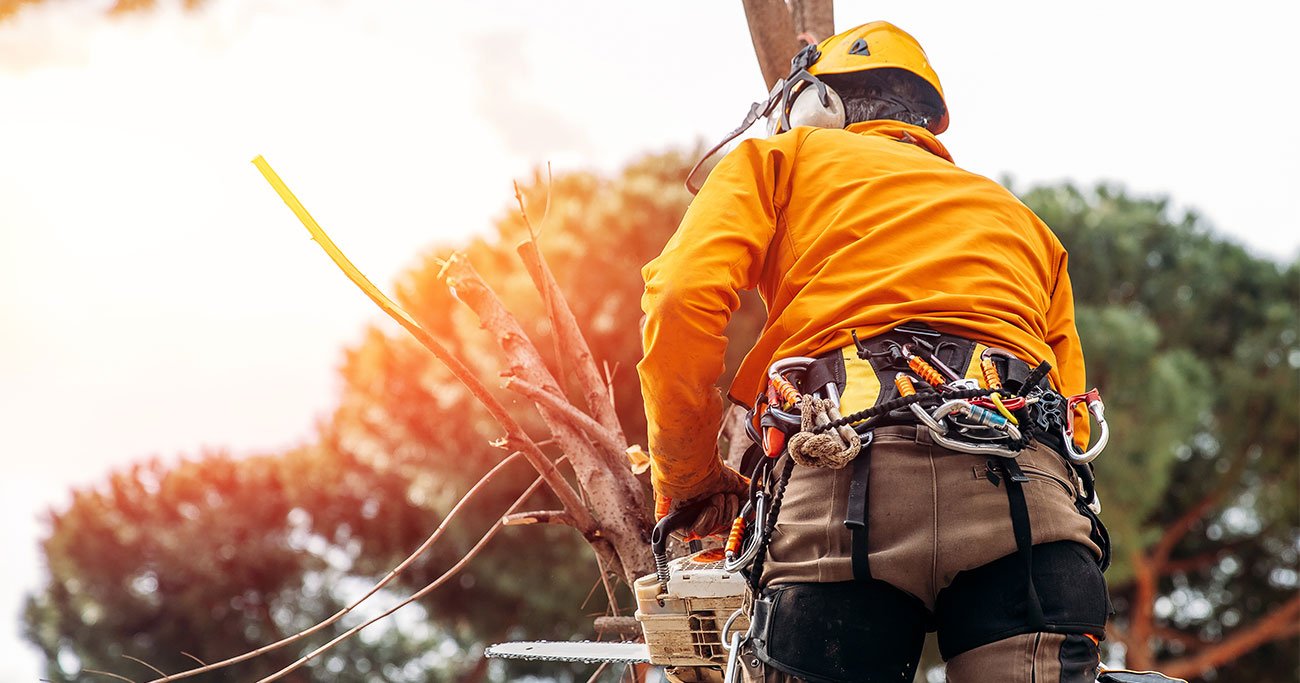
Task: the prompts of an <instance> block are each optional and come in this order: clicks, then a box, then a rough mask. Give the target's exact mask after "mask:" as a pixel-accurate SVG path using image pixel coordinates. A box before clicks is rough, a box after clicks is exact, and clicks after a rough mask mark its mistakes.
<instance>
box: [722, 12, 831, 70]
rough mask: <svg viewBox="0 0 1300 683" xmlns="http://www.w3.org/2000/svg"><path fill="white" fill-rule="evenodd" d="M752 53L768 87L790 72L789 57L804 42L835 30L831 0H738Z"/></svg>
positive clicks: (819, 39) (801, 46)
mask: <svg viewBox="0 0 1300 683" xmlns="http://www.w3.org/2000/svg"><path fill="white" fill-rule="evenodd" d="M741 3H742V4H743V5H744V7H745V20H746V21H747V22H748V23H749V37H750V39H751V40H753V42H754V55H755V56H756V57H758V68H759V70H760V71H762V72H763V82H764V83H766V84H767V87H768V88H769V89H771V87H772V86H773V85H775V84H776V82H777V81H778V80H780V79H782V78H785V77H786V75H788V74H789V73H790V59H791V58H792V57H794V55H795V53H797V52H799V50H800V49H801V48H803V46H804V45H805V44H807V42H818V41H821V40H824V39H826V38H829V37H830V36H831V35H833V34H834V33H835V12H834V2H833V0H741Z"/></svg>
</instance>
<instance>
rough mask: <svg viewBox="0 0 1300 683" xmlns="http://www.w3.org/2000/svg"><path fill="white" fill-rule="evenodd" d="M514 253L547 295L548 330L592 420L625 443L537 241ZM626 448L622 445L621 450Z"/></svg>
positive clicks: (591, 358) (611, 403)
mask: <svg viewBox="0 0 1300 683" xmlns="http://www.w3.org/2000/svg"><path fill="white" fill-rule="evenodd" d="M519 210H520V212H521V213H522V212H523V205H522V203H521V204H520V209H519ZM524 220H525V221H527V220H528V217H527V214H524ZM530 230H531V228H530ZM516 251H517V252H518V253H519V258H520V259H521V260H522V261H523V262H524V267H525V269H527V270H528V275H529V276H530V277H532V279H533V284H534V285H535V286H536V287H537V289H538V291H540V292H543V293H544V295H545V296H546V300H547V302H548V305H547V312H548V314H549V315H550V318H551V328H552V329H553V330H554V331H555V336H556V338H557V339H559V342H560V346H561V347H562V348H564V349H565V350H566V351H568V355H569V362H570V367H571V368H572V369H573V374H574V378H575V379H576V380H577V382H578V387H579V389H581V391H582V397H583V400H585V401H586V403H587V409H588V410H590V411H591V415H592V417H594V418H595V419H596V421H597V422H599V423H600V424H601V425H603V426H604V427H605V429H606V430H608V431H609V432H611V433H613V434H615V435H616V437H617V440H618V441H624V440H625V437H624V436H623V426H622V425H621V424H619V421H618V413H617V412H616V411H615V410H614V401H613V400H612V399H611V397H610V387H609V385H608V384H607V383H606V382H605V380H604V378H602V377H601V375H600V368H598V367H597V366H596V361H595V357H594V356H592V354H591V347H590V346H588V344H587V338H586V337H584V336H583V334H582V330H581V329H579V327H578V319H577V318H576V317H574V315H573V309H572V308H569V303H568V300H567V299H565V298H564V294H563V293H562V292H560V286H559V284H558V283H556V281H555V276H554V275H553V274H552V273H551V269H550V267H549V266H548V265H547V264H546V259H545V258H544V257H543V256H542V252H541V250H540V249H539V248H538V246H537V240H536V239H530V240H528V241H526V242H523V243H522V244H520V245H519V246H518V247H517V248H516ZM626 447H627V446H626V444H625V445H624V446H623V448H626ZM616 450H622V449H621V448H620V449H616Z"/></svg>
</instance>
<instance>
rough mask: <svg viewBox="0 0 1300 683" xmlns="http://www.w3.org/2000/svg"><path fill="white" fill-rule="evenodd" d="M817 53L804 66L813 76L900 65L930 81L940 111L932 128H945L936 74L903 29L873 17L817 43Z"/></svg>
mask: <svg viewBox="0 0 1300 683" xmlns="http://www.w3.org/2000/svg"><path fill="white" fill-rule="evenodd" d="M817 53H819V54H816V55H815V57H814V59H815V61H813V62H812V63H811V64H809V65H808V66H807V67H806V68H807V69H808V73H810V74H812V75H813V76H832V75H838V74H852V73H861V72H864V71H870V70H873V69H902V70H903V71H906V72H908V73H911V74H913V75H915V76H918V77H919V78H921V80H923V81H925V82H926V83H929V84H930V87H932V88H934V91H935V94H936V95H937V96H938V104H939V105H940V106H941V107H942V108H943V115H942V116H941V117H940V119H939V123H938V125H937V126H935V128H934V129H933V130H934V132H935V133H936V134H937V133H942V132H943V131H945V130H947V128H948V105H947V103H946V102H945V101H944V97H943V86H942V85H940V84H939V75H938V74H936V73H935V72H934V69H933V68H932V67H931V66H930V60H929V59H928V58H926V56H925V50H922V49H921V44H920V43H918V42H916V39H915V38H913V37H912V36H911V35H909V34H908V33H907V32H906V31H904V30H903V29H900V28H898V27H897V26H894V25H893V24H891V23H889V22H887V21H873V22H871V23H869V24H863V25H861V26H858V27H856V28H851V29H849V30H847V31H845V32H843V33H840V34H838V35H834V36H831V37H830V38H827V39H826V40H823V41H822V42H820V43H818V44H817ZM810 56H813V55H810Z"/></svg>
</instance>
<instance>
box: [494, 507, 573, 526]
mask: <svg viewBox="0 0 1300 683" xmlns="http://www.w3.org/2000/svg"><path fill="white" fill-rule="evenodd" d="M501 524H502V525H504V526H527V525H530V524H561V525H564V526H573V517H572V516H570V515H569V513H567V512H565V511H564V510H534V511H532V512H516V513H514V514H512V515H506V516H505V517H502V518H501Z"/></svg>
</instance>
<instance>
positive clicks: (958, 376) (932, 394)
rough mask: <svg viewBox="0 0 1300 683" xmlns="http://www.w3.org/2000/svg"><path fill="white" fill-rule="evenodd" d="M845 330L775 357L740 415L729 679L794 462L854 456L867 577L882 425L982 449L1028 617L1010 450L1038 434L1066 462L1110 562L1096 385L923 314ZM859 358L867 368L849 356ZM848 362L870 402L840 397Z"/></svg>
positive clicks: (852, 519) (1036, 608) (1036, 613)
mask: <svg viewBox="0 0 1300 683" xmlns="http://www.w3.org/2000/svg"><path fill="white" fill-rule="evenodd" d="M853 340H854V345H853V347H850V348H849V349H845V350H843V352H841V351H836V352H833V353H830V354H826V355H824V356H821V357H818V358H811V357H794V358H786V359H781V360H778V361H776V362H774V363H773V364H772V366H771V368H770V369H769V372H768V381H767V385H766V387H765V388H764V391H763V392H762V394H761V395H760V396H759V397H758V400H757V401H756V402H755V406H754V408H753V409H752V410H751V411H750V413H749V415H748V416H747V421H746V429H747V431H748V433H749V435H750V437H751V438H752V439H753V441H754V443H755V444H756V447H755V448H752V449H751V451H750V454H749V456H750V457H747V458H746V463H745V465H744V466H742V469H743V470H745V471H746V473H747V474H748V475H749V476H750V499H749V501H748V502H747V503H746V504H745V506H744V508H743V509H742V512H741V515H740V516H739V517H737V518H736V520H735V521H734V523H733V525H732V528H731V533H730V534H729V535H728V538H727V543H726V545H725V555H726V560H725V562H724V568H725V569H727V570H728V571H737V572H741V573H743V574H744V575H745V577H746V579H747V581H748V584H749V586H750V591H751V595H752V604H751V610H752V611H751V614H750V617H751V618H750V627H749V630H748V632H746V633H745V634H743V635H742V634H740V633H739V632H733V631H732V630H731V628H730V626H728V628H727V629H725V631H726V635H727V637H726V638H725V639H724V640H723V647H724V648H725V649H728V650H729V661H728V666H727V670H726V678H725V680H727V681H731V680H738V679H737V678H734V677H735V676H738V675H739V671H738V666H737V664H736V662H735V660H736V658H737V656H738V655H737V652H738V649H739V648H740V647H743V646H745V645H746V644H747V643H749V642H750V641H752V640H754V639H755V638H756V637H758V636H761V635H762V634H763V633H765V630H764V629H765V628H766V626H765V625H764V623H763V622H764V617H763V615H767V614H770V613H771V605H768V604H766V602H765V601H766V598H764V597H760V596H761V595H762V593H761V592H760V589H761V587H762V574H763V563H764V560H765V556H766V553H767V546H768V544H769V542H770V539H771V536H772V532H773V530H774V529H775V526H776V522H777V518H778V516H779V513H780V509H781V501H782V498H783V494H784V491H785V488H786V486H787V485H788V483H789V480H790V476H791V474H792V472H793V470H794V466H795V465H796V464H798V465H803V466H806V467H830V468H837V469H838V468H842V467H848V466H850V465H851V466H852V474H851V479H850V488H849V495H848V503H847V509H846V513H845V518H844V524H845V526H846V527H847V528H848V529H849V530H850V531H851V532H852V562H853V574H854V578H855V579H857V580H859V581H861V580H867V579H870V578H871V571H870V566H869V562H868V559H867V558H868V549H867V531H868V524H867V509H868V508H867V492H868V478H869V476H870V450H871V449H870V447H871V443H872V436H873V434H874V430H875V429H877V428H878V427H882V426H885V425H896V424H904V425H915V426H916V427H917V429H924V430H926V431H927V432H928V433H929V436H930V438H931V439H932V440H933V441H934V443H936V444H938V445H940V446H943V447H944V448H947V449H950V450H953V451H957V452H960V453H967V454H973V455H985V456H989V459H988V463H987V468H988V471H989V473H990V474H989V480H990V481H991V482H993V483H995V484H1003V485H1005V486H1006V491H1007V496H1008V501H1009V504H1010V514H1011V521H1012V530H1013V533H1014V535H1015V540H1016V548H1017V555H1018V556H1019V560H1018V561H1017V564H1021V563H1023V565H1024V567H1025V572H1026V586H1027V591H1028V594H1027V603H1028V605H1027V606H1028V609H1029V618H1030V621H1031V622H1032V623H1035V624H1037V623H1040V622H1043V621H1044V618H1043V616H1042V605H1041V603H1040V601H1039V599H1038V595H1037V592H1036V591H1035V588H1034V585H1033V581H1032V577H1031V575H1030V574H1029V573H1028V572H1029V571H1030V568H1031V567H1032V550H1031V548H1032V533H1031V530H1030V520H1029V510H1028V504H1027V502H1026V500H1025V492H1024V489H1023V484H1024V483H1025V482H1027V481H1029V478H1028V477H1027V476H1026V475H1025V474H1024V472H1023V471H1022V470H1021V469H1020V466H1019V464H1018V463H1017V461H1016V457H1017V456H1018V455H1019V454H1020V452H1021V451H1022V450H1023V449H1024V448H1025V447H1027V446H1028V445H1029V444H1030V443H1031V442H1032V441H1035V440H1036V441H1040V442H1042V443H1044V444H1045V445H1047V446H1048V447H1049V448H1052V449H1053V450H1056V451H1057V452H1059V453H1062V454H1063V455H1064V456H1065V457H1066V459H1067V460H1068V461H1069V464H1070V465H1071V467H1072V469H1073V470H1074V472H1075V476H1076V480H1077V483H1078V485H1079V491H1080V496H1079V499H1078V500H1077V501H1076V508H1078V510H1079V512H1080V513H1081V514H1083V515H1084V516H1086V517H1087V518H1088V519H1089V520H1090V523H1091V525H1092V536H1093V538H1094V541H1096V542H1097V545H1098V546H1099V547H1101V548H1102V552H1103V558H1102V561H1101V563H1100V564H1101V565H1102V567H1103V569H1104V567H1105V565H1106V564H1108V563H1109V539H1108V536H1107V534H1106V530H1105V527H1104V526H1103V525H1102V524H1101V522H1100V520H1099V519H1098V517H1097V514H1098V513H1099V512H1100V503H1098V502H1097V497H1096V490H1095V486H1094V484H1093V478H1092V471H1091V466H1090V465H1088V463H1090V462H1091V461H1093V460H1094V459H1096V457H1097V456H1098V455H1099V454H1100V453H1101V450H1102V449H1103V448H1104V447H1105V445H1106V442H1107V441H1108V438H1109V430H1108V427H1107V425H1106V420H1105V408H1104V405H1103V404H1102V402H1101V397H1100V395H1099V394H1098V392H1097V390H1096V389H1094V390H1092V391H1090V392H1088V393H1086V394H1081V395H1078V396H1070V397H1065V396H1062V395H1060V394H1058V393H1056V392H1055V391H1054V390H1053V389H1052V388H1051V386H1050V385H1049V384H1048V383H1047V381H1046V377H1047V373H1048V372H1049V371H1050V370H1051V365H1050V364H1049V363H1047V362H1042V363H1039V364H1037V365H1035V366H1031V365H1029V364H1028V363H1025V362H1024V361H1022V360H1020V359H1019V358H1016V357H1015V356H1013V355H1012V354H1010V353H1008V352H1006V351H1003V350H1001V349H996V348H991V347H988V346H985V345H983V344H978V343H976V342H973V341H970V340H966V339H963V338H961V337H955V336H952V335H946V334H941V333H939V332H936V331H934V330H931V329H929V328H927V327H925V326H922V325H917V324H906V325H901V326H899V327H896V328H894V329H893V330H892V331H890V332H887V333H885V334H882V335H878V336H876V337H873V338H872V339H869V340H859V339H858V337H857V335H856V333H854V334H853ZM854 356H856V358H854ZM864 361H865V363H864V365H866V367H865V369H864V368H862V367H858V366H854V367H850V365H851V364H854V363H862V362H864ZM960 370H964V372H961V371H960ZM850 372H852V373H856V374H855V382H857V383H862V384H869V385H871V386H870V391H865V393H866V395H867V397H868V398H870V399H871V400H870V405H869V406H867V407H865V408H862V409H861V410H857V411H856V412H852V413H850V414H847V415H842V414H841V410H842V409H843V406H842V400H846V399H847V398H848V395H847V394H845V393H844V392H845V391H846V390H853V391H863V390H862V388H861V387H855V386H853V385H851V384H850V383H849V382H848V374H849V373H850ZM864 380H865V381H864ZM1079 404H1084V405H1085V406H1086V407H1087V410H1088V413H1089V414H1090V415H1091V416H1092V417H1093V419H1095V420H1096V422H1097V424H1098V425H1099V428H1100V431H1099V433H1098V436H1097V438H1096V440H1095V443H1094V444H1093V445H1092V447H1090V448H1088V449H1087V450H1085V451H1082V452H1080V451H1079V450H1078V448H1077V446H1076V445H1075V443H1074V432H1075V424H1074V410H1075V407H1076V406H1077V405H1079ZM756 645H761V643H756Z"/></svg>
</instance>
